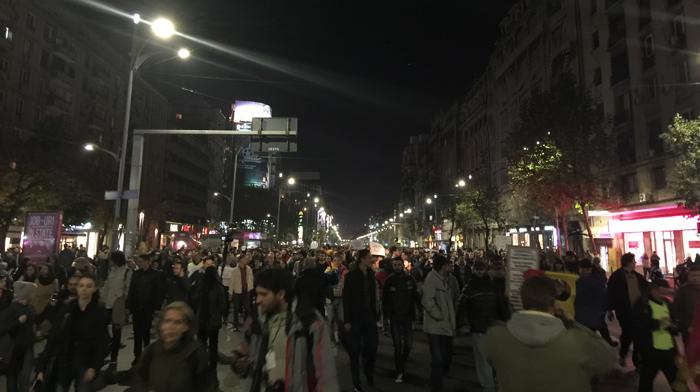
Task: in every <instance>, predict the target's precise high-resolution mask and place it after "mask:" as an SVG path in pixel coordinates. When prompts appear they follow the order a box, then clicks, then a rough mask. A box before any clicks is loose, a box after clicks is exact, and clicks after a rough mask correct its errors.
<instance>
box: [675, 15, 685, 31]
mask: <svg viewBox="0 0 700 392" xmlns="http://www.w3.org/2000/svg"><path fill="white" fill-rule="evenodd" d="M673 35H676V36H678V35H685V17H683V14H678V15H676V16H674V17H673Z"/></svg>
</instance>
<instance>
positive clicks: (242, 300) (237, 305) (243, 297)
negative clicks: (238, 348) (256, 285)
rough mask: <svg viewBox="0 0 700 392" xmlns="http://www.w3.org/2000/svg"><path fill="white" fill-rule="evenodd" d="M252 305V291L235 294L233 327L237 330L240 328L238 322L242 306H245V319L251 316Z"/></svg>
mask: <svg viewBox="0 0 700 392" xmlns="http://www.w3.org/2000/svg"><path fill="white" fill-rule="evenodd" d="M251 303H252V300H251V298H250V291H247V292H244V293H241V294H233V325H234V326H235V327H236V328H238V327H239V326H240V324H239V322H238V311H239V310H240V309H241V306H243V312H244V313H245V317H249V316H250V315H251V310H250V308H251ZM244 320H245V318H244Z"/></svg>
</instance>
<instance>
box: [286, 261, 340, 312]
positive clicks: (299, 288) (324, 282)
mask: <svg viewBox="0 0 700 392" xmlns="http://www.w3.org/2000/svg"><path fill="white" fill-rule="evenodd" d="M334 284H338V275H336V274H325V273H324V272H323V270H321V269H320V268H311V269H307V270H305V271H302V272H301V275H300V276H299V277H298V278H297V282H296V293H297V298H299V301H300V302H304V303H305V304H308V305H311V306H313V307H314V309H316V310H318V311H319V312H320V313H321V314H323V313H324V308H325V304H326V298H328V297H329V294H330V288H331V287H332V286H333V285H334Z"/></svg>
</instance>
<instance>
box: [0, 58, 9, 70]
mask: <svg viewBox="0 0 700 392" xmlns="http://www.w3.org/2000/svg"><path fill="white" fill-rule="evenodd" d="M8 69H10V63H9V62H8V61H7V60H5V59H0V72H2V73H7V70H8Z"/></svg>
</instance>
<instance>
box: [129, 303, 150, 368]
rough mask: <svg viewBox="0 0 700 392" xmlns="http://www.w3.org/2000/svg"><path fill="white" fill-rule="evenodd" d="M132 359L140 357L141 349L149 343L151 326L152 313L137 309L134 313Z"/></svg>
mask: <svg viewBox="0 0 700 392" xmlns="http://www.w3.org/2000/svg"><path fill="white" fill-rule="evenodd" d="M133 320H134V359H135V360H138V359H139V358H140V357H141V352H142V351H143V349H144V348H145V347H146V346H148V345H149V344H150V343H151V325H152V324H153V311H152V310H149V309H146V310H143V309H139V310H136V311H134V314H133Z"/></svg>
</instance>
